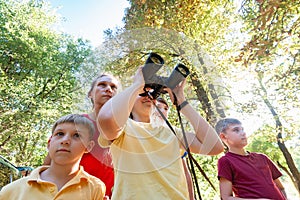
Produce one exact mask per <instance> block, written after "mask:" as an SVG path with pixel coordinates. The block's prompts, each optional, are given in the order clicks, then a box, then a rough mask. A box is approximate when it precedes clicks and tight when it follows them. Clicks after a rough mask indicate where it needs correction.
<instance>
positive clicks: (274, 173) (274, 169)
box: [262, 154, 282, 180]
mask: <svg viewBox="0 0 300 200" xmlns="http://www.w3.org/2000/svg"><path fill="white" fill-rule="evenodd" d="M262 156H263V157H264V159H265V160H266V161H267V164H268V166H269V168H270V171H271V173H272V179H273V180H275V179H277V178H279V177H280V176H282V173H281V172H280V171H279V169H278V167H277V166H276V165H275V163H274V162H273V161H272V160H271V159H270V158H269V157H268V156H267V155H265V154H262Z"/></svg>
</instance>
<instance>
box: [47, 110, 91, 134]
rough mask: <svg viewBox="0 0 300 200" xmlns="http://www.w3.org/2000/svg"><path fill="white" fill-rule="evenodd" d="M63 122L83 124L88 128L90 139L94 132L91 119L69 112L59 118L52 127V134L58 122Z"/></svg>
mask: <svg viewBox="0 0 300 200" xmlns="http://www.w3.org/2000/svg"><path fill="white" fill-rule="evenodd" d="M64 123H73V124H75V125H83V126H85V127H86V128H88V130H89V135H90V139H92V138H93V135H94V133H95V127H94V124H93V123H92V122H91V120H89V119H88V118H86V117H84V116H83V115H79V114H69V115H65V116H63V117H61V118H59V119H58V120H57V121H56V122H55V123H54V125H53V127H52V134H53V133H54V131H55V129H56V127H57V126H58V125H59V124H64Z"/></svg>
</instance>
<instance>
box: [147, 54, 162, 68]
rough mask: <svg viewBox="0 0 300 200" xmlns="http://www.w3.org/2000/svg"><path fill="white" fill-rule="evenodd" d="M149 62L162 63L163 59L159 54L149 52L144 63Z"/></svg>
mask: <svg viewBox="0 0 300 200" xmlns="http://www.w3.org/2000/svg"><path fill="white" fill-rule="evenodd" d="M149 63H154V64H156V65H163V64H164V63H165V61H164V59H163V58H162V57H161V56H160V55H158V54H156V53H150V54H149V57H148V59H147V60H146V64H149Z"/></svg>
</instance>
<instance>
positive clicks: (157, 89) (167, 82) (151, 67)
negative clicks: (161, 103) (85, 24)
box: [142, 53, 190, 99]
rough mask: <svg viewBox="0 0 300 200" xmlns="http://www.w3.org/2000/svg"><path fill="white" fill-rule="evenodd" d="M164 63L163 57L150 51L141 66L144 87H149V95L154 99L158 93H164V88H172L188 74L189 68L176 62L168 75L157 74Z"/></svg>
mask: <svg viewBox="0 0 300 200" xmlns="http://www.w3.org/2000/svg"><path fill="white" fill-rule="evenodd" d="M163 65H164V60H163V58H162V57H161V56H160V55H158V54H156V53H150V54H149V56H148V58H147V60H146V62H145V65H144V67H143V68H142V72H143V76H144V79H145V87H144V88H151V89H152V90H151V91H152V92H150V95H151V96H152V98H154V99H156V98H157V97H158V96H159V95H160V94H162V93H166V91H165V90H163V89H164V88H166V87H167V88H170V89H171V90H173V89H174V88H175V87H176V86H177V85H178V84H179V83H180V82H181V81H183V80H184V79H185V78H186V77H187V76H188V75H189V74H190V71H189V69H188V68H187V67H186V66H185V65H183V64H181V63H179V64H177V65H176V66H175V67H174V69H173V71H172V73H171V75H170V76H169V77H162V76H157V75H156V72H157V71H158V70H159V69H160V68H161V67H162V66H163Z"/></svg>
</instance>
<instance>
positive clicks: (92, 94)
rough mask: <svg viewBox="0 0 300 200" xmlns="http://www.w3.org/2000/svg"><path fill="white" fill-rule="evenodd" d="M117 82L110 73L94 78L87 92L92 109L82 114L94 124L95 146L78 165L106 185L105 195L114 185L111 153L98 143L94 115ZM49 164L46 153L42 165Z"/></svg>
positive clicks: (109, 95)
mask: <svg viewBox="0 0 300 200" xmlns="http://www.w3.org/2000/svg"><path fill="white" fill-rule="evenodd" d="M118 86H119V82H118V81H117V79H116V78H115V77H114V76H112V75H110V74H102V75H100V76H98V77H96V78H95V79H94V81H93V82H92V85H91V88H90V90H89V92H88V97H89V98H90V100H91V102H92V105H93V109H92V111H91V112H90V113H89V114H83V116H85V117H87V118H88V119H90V120H91V121H92V122H93V123H94V126H95V130H96V131H95V134H94V137H93V140H94V141H95V146H94V148H93V149H92V151H91V152H89V153H85V154H84V155H83V156H82V159H81V161H80V165H81V166H83V168H84V170H85V171H86V172H88V173H89V174H91V175H93V176H96V177H97V178H99V179H101V180H102V181H103V182H104V183H105V186H106V196H108V197H110V196H111V195H112V188H113V185H114V169H113V166H112V159H111V154H110V152H109V148H102V147H100V146H99V144H98V142H97V141H98V137H99V131H98V128H97V124H96V116H97V115H98V113H99V110H100V109H101V107H102V106H103V105H104V104H105V103H106V102H107V101H108V100H109V99H110V98H111V97H113V96H114V95H115V94H116V93H117V89H118ZM49 164H50V158H49V156H48V155H47V157H46V159H45V161H44V165H49Z"/></svg>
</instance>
